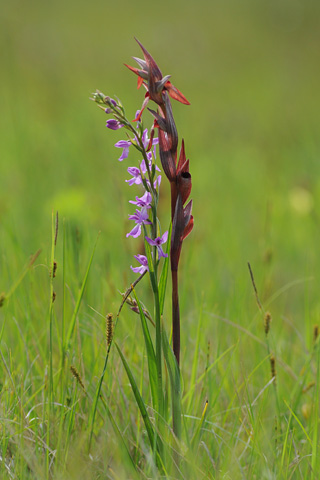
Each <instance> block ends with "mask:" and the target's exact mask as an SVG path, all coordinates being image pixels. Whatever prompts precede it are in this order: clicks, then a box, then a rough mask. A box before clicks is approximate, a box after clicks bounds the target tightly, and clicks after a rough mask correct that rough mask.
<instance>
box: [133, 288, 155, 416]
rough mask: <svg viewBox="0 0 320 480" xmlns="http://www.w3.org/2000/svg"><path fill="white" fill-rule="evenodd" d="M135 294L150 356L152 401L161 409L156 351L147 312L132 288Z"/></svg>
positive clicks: (148, 355) (148, 356)
mask: <svg viewBox="0 0 320 480" xmlns="http://www.w3.org/2000/svg"><path fill="white" fill-rule="evenodd" d="M132 292H133V295H134V297H135V299H136V302H137V305H138V308H139V313H140V320H141V326H142V331H143V336H144V341H145V345H146V350H147V358H148V369H149V381H150V388H151V395H152V402H153V406H154V408H155V410H157V411H158V410H159V398H158V392H157V362H156V355H155V352H154V347H153V343H152V340H151V336H150V332H149V328H148V324H147V320H146V317H145V314H144V313H143V310H142V307H141V303H140V302H139V299H138V297H137V294H136V292H135V290H134V289H132Z"/></svg>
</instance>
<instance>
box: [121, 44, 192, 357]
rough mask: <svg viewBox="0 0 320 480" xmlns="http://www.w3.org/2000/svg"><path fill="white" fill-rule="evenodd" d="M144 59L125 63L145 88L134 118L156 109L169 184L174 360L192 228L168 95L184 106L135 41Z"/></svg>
mask: <svg viewBox="0 0 320 480" xmlns="http://www.w3.org/2000/svg"><path fill="white" fill-rule="evenodd" d="M138 44H139V46H140V48H141V50H142V52H143V56H144V59H140V58H134V59H135V61H136V62H137V64H138V66H139V68H135V67H131V66H129V65H126V66H127V67H128V68H129V69H130V70H131V71H132V72H134V73H135V74H136V75H137V76H138V88H140V87H141V86H142V85H143V86H144V88H145V89H146V94H145V99H144V102H143V104H142V108H141V111H140V113H139V114H138V116H137V119H136V120H139V119H140V117H141V113H142V111H143V110H144V109H145V107H146V105H147V104H148V102H149V101H150V100H152V101H153V102H155V103H156V104H157V106H158V109H157V111H154V110H151V109H148V110H149V112H150V113H151V114H152V115H153V117H154V123H153V128H152V129H151V131H152V134H151V138H152V135H153V132H154V129H155V128H158V132H159V137H158V138H159V154H160V160H161V164H162V168H163V171H164V173H165V175H166V177H167V178H168V180H169V182H170V186H171V219H172V235H171V246H170V261H171V274H172V338H173V351H174V353H175V356H176V359H177V363H178V364H179V357H180V310H179V296H178V265H179V259H180V253H181V248H182V243H183V240H184V239H185V238H186V237H187V236H188V235H189V233H190V232H191V230H192V228H193V216H192V215H191V210H192V200H190V201H189V202H188V203H187V204H186V202H187V200H188V198H189V195H190V192H191V175H190V172H189V160H187V159H186V154H185V148H184V141H182V145H181V148H180V153H179V160H178V161H177V156H178V155H177V150H178V132H177V128H176V125H175V121H174V118H173V113H172V107H171V103H170V99H169V96H170V97H171V98H173V99H174V100H178V101H179V102H181V103H183V104H185V105H188V104H189V102H188V100H187V99H186V98H185V96H184V95H183V94H182V93H181V92H180V91H179V90H178V89H177V88H176V87H175V86H174V85H172V83H171V82H170V81H169V78H170V75H166V76H164V77H163V76H162V73H161V71H160V69H159V67H158V65H157V64H156V62H155V61H154V59H153V58H152V56H151V55H150V53H149V52H148V51H147V50H146V49H145V48H144V46H143V45H141V43H140V42H138Z"/></svg>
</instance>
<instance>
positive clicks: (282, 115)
mask: <svg viewBox="0 0 320 480" xmlns="http://www.w3.org/2000/svg"><path fill="white" fill-rule="evenodd" d="M240 3H241V4H240ZM169 7H170V8H169ZM124 11H125V12H126V13H125V15H124ZM319 14H320V7H319V4H318V2H315V1H312V0H310V1H308V2H304V3H303V2H298V1H295V2H287V1H285V0H281V1H280V2H275V1H274V2H273V1H272V2H268V3H267V2H255V1H253V0H252V1H249V0H247V1H245V2H236V1H235V0H230V1H228V2H218V1H214V2H207V1H205V0H200V1H199V2H197V4H196V5H195V4H194V2H191V1H189V0H186V1H184V2H182V1H177V2H174V3H173V4H171V2H168V1H164V2H163V3H162V6H161V15H160V14H159V10H158V8H156V7H154V10H153V7H151V8H150V7H149V4H148V3H147V2H145V1H143V2H141V5H139V7H138V6H137V5H134V4H131V3H129V2H124V3H123V5H122V4H120V3H119V4H118V3H117V4H115V3H114V4H113V5H107V4H106V3H105V2H100V1H94V2H92V3H91V4H90V6H89V5H88V4H86V3H84V2H81V1H80V2H77V3H75V2H73V1H71V2H68V3H66V2H62V0H58V1H57V2H54V3H52V4H45V3H42V2H38V1H35V2H32V4H30V3H25V2H21V1H15V0H13V1H12V2H7V3H6V4H4V5H3V6H2V15H1V18H0V32H1V33H0V35H1V44H2V74H1V84H0V95H1V104H2V115H1V118H0V136H1V146H0V149H1V152H0V165H1V175H0V185H1V188H0V221H1V224H0V305H1V308H0V342H1V343H0V369H1V378H0V398H1V402H0V439H1V448H0V477H1V478H13V479H21V480H25V479H35V478H36V479H40V480H41V479H47V478H56V479H61V480H62V479H82V478H83V479H85V478H86V479H87V478H90V479H91V478H92V479H99V478H101V479H102V478H103V479H104V478H110V479H129V478H132V479H133V478H165V477H166V476H167V478H186V479H189V478H190V479H194V478H197V479H207V478H209V479H232V480H234V479H238V478H239V479H251V478H252V479H254V478H256V479H282V478H283V479H309V478H311V479H312V478H313V479H316V478H318V476H319V474H318V471H319V470H320V462H319V366H320V365H319V340H318V338H319V337H318V329H319V326H320V303H319V293H318V292H319V271H320V255H319V225H320V218H319V213H318V212H319V211H320V210H319V208H320V180H319V179H320V176H319V152H320V141H319V108H318V106H319V101H320V98H319V96H320V95H319V89H318V78H319V74H320V64H319V62H318V45H319V41H320V38H319V36H320V34H319V28H318V25H319ZM164 32H166V34H164ZM134 36H136V37H138V38H139V40H141V41H142V43H143V44H145V45H146V47H147V48H148V50H150V52H152V54H153V56H154V58H155V59H156V60H157V61H158V63H159V65H161V68H162V70H163V73H164V74H169V73H170V74H172V75H173V78H174V80H173V83H174V84H175V85H177V86H178V87H179V88H181V90H182V91H183V93H184V94H185V95H186V97H187V98H188V100H189V101H190V103H191V105H190V106H188V107H185V106H183V105H180V104H178V103H175V104H174V105H173V109H174V115H175V120H176V123H177V125H178V130H179V134H180V138H182V137H183V138H185V140H186V148H187V157H188V158H190V160H191V162H192V181H193V188H192V198H193V202H194V203H193V215H194V218H195V226H194V230H193V232H192V234H191V235H190V236H189V237H188V238H187V239H186V241H185V245H184V247H183V251H182V255H181V265H180V269H181V274H180V309H181V326H182V330H181V357H180V366H181V377H182V403H181V405H182V434H181V440H180V441H179V442H176V440H175V438H174V435H173V434H172V431H171V418H170V407H169V406H168V412H169V414H168V426H167V427H166V428H165V429H164V430H165V432H163V431H162V432H160V433H162V434H163V438H164V439H165V446H164V450H165V454H164V456H163V457H162V458H164V459H165V461H166V462H167V463H166V464H163V465H159V463H158V464H157V459H156V458H155V456H154V455H152V454H151V452H152V448H150V444H149V439H148V435H147V431H146V427H145V424H144V422H143V418H142V416H141V413H140V411H139V408H138V406H137V403H136V400H135V397H134V393H133V388H132V384H130V382H129V380H128V376H127V372H126V370H125V367H124V362H123V361H122V359H121V356H120V354H119V352H118V350H117V349H116V348H114V346H112V348H111V349H110V355H109V357H108V364H107V368H106V369H105V370H104V366H105V359H106V354H107V351H108V342H107V338H106V336H107V337H108V336H109V337H110V331H109V333H107V335H106V316H107V314H108V313H111V312H112V313H113V316H114V319H116V314H117V312H118V309H119V306H120V304H121V301H122V297H121V295H120V293H119V292H124V291H125V290H126V289H127V288H128V287H129V286H130V284H131V283H132V282H133V281H134V280H135V279H136V274H134V273H133V272H132V271H131V270H130V265H131V264H132V261H133V260H132V256H133V254H135V253H136V243H135V242H134V241H133V240H131V239H126V233H127V232H128V231H129V230H130V228H131V225H130V222H129V220H128V219H127V218H128V217H127V214H128V200H129V199H131V198H132V191H130V188H129V187H127V186H126V184H125V182H124V180H125V179H126V178H128V174H127V172H126V168H122V167H123V166H122V165H120V164H119V163H118V162H117V158H118V153H119V152H118V151H117V150H116V149H115V148H114V146H113V145H114V143H115V142H116V141H117V140H120V139H121V138H122V136H123V135H122V133H121V131H120V132H115V133H114V135H110V131H107V129H106V128H105V120H106V118H105V117H104V116H103V115H104V114H103V113H100V112H97V111H96V109H95V108H94V107H95V105H94V104H93V103H92V102H90V101H89V97H90V95H91V92H92V90H93V89H95V88H101V90H103V91H104V92H105V93H108V94H109V95H111V96H113V95H118V96H119V98H121V100H122V102H123V104H124V105H125V106H126V110H127V112H128V115H131V116H132V118H133V117H134V114H135V111H136V108H137V106H139V105H141V103H142V99H143V94H142V93H141V91H139V90H135V79H134V78H132V77H133V76H131V74H130V73H129V72H127V71H126V69H125V68H124V67H123V63H131V58H130V56H131V54H132V55H135V54H137V51H136V50H134V48H135V43H134V40H133V37H134ZM146 118H147V117H146ZM145 121H146V122H147V120H145ZM152 121H153V119H152V117H151V116H150V125H148V126H151V124H152ZM139 158H140V157H139V155H138V153H134V152H133V160H132V162H134V161H135V159H136V161H137V162H138V161H139ZM126 166H127V165H126ZM160 196H161V201H160V203H159V215H160V216H161V218H162V221H163V222H164V224H166V225H169V223H170V191H169V187H168V185H166V183H165V182H163V184H162V186H161V194H160ZM56 212H59V222H58V230H57V221H56V218H57V217H56ZM54 262H56V263H54ZM248 262H250V266H251V271H252V274H253V279H254V282H253V281H252V277H251V276H250V271H249V269H248ZM53 273H54V274H53ZM168 287H169V288H170V282H169V285H168ZM2 292H3V293H2ZM136 293H137V296H138V298H139V299H140V300H141V301H142V302H143V303H144V304H145V306H146V308H147V309H148V310H149V311H150V312H153V305H152V290H151V286H150V282H149V281H148V279H147V277H145V278H144V279H143V281H141V282H140V283H139V284H138V285H137V286H136ZM53 299H54V301H53ZM170 310H171V305H170V295H169V296H168V297H167V299H166V303H165V307H164V322H165V327H166V331H167V332H168V333H170V328H171V326H170V315H171V313H170ZM268 312H269V313H268ZM269 314H270V316H269ZM270 319H271V321H270ZM108 328H109V329H110V324H109V326H108ZM150 331H151V334H152V338H153V335H154V330H153V327H152V326H150ZM115 335H116V337H115V338H116V341H117V345H118V346H119V350H120V352H121V354H122V355H123V356H124V358H125V360H126V362H127V364H128V365H129V367H130V369H131V371H132V374H133V375H134V378H135V381H136V383H137V386H138V390H139V391H140V392H141V395H142V398H143V400H144V402H145V404H146V406H147V412H148V415H149V416H150V419H151V423H152V425H153V424H154V422H155V419H156V413H155V412H154V410H153V408H152V399H151V392H150V385H149V379H148V362H147V352H146V349H145V342H144V335H143V331H142V329H141V322H140V319H139V316H138V315H137V314H136V313H134V312H132V311H131V310H130V309H129V308H128V306H127V305H124V307H123V308H122V311H121V315H120V317H119V321H118V322H117V327H116V332H115ZM102 374H103V378H102ZM163 375H164V382H167V384H168V385H169V383H170V379H169V375H168V372H167V371H166V370H165V369H164V373H163ZM99 382H101V390H98V386H99ZM167 384H166V383H165V388H167ZM168 388H169V391H170V387H168ZM97 392H99V396H97ZM95 405H96V408H95Z"/></svg>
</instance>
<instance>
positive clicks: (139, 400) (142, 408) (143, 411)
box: [115, 343, 155, 450]
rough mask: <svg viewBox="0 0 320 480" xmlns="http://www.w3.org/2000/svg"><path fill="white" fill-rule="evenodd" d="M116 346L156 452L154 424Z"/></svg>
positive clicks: (126, 364) (127, 366)
mask: <svg viewBox="0 0 320 480" xmlns="http://www.w3.org/2000/svg"><path fill="white" fill-rule="evenodd" d="M115 346H116V347H117V350H118V352H119V355H120V358H121V360H122V363H123V366H124V368H125V371H126V372H127V375H128V378H129V382H130V384H131V387H132V391H133V394H134V397H135V399H136V402H137V405H138V408H139V410H140V413H141V415H142V418H143V421H144V425H145V427H146V430H147V434H148V438H149V442H150V446H151V448H152V450H154V446H155V441H154V440H155V438H154V430H153V427H152V424H151V421H150V418H149V415H148V412H147V409H146V406H145V404H144V401H143V399H142V397H141V395H140V392H139V389H138V387H137V384H136V381H135V379H134V376H133V374H132V372H131V370H130V367H129V365H128V363H127V361H126V359H125V358H124V355H123V353H122V352H121V350H120V348H119V346H118V344H117V343H115Z"/></svg>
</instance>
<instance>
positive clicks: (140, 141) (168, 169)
mask: <svg viewBox="0 0 320 480" xmlns="http://www.w3.org/2000/svg"><path fill="white" fill-rule="evenodd" d="M137 42H138V44H139V46H140V48H141V50H142V53H143V57H144V58H143V59H140V58H135V57H133V58H134V60H135V61H136V62H137V64H138V67H137V68H136V67H131V66H129V65H126V66H127V67H128V68H129V69H130V70H131V71H132V72H133V73H135V74H136V75H137V76H138V88H140V87H141V86H143V87H144V88H145V90H146V93H145V97H144V101H143V103H142V107H141V109H140V110H138V111H137V112H136V115H135V118H134V120H132V121H131V120H130V119H128V118H127V116H126V113H125V109H124V107H123V105H122V103H121V102H120V100H119V99H114V98H111V97H109V96H106V95H104V94H103V93H101V92H100V91H96V92H95V93H94V94H93V100H94V101H95V102H96V103H97V104H98V106H99V107H100V108H101V109H102V110H103V111H104V112H105V113H106V114H107V115H108V116H110V117H111V118H108V120H107V121H106V126H107V128H108V129H110V130H119V129H122V130H123V131H125V133H126V139H124V140H120V141H118V142H117V143H116V144H115V147H116V148H119V149H121V154H120V156H119V158H118V160H119V161H120V162H122V161H124V160H127V159H128V157H129V155H130V150H131V149H132V148H135V149H136V150H138V151H139V153H140V154H141V157H142V158H141V160H140V162H139V164H138V165H137V166H129V167H128V168H127V171H128V173H129V175H130V178H129V179H127V180H126V182H127V183H128V185H129V186H140V188H141V187H142V189H143V192H142V195H140V196H138V195H136V196H135V200H130V203H131V204H132V205H134V206H135V208H136V210H135V212H134V213H133V214H130V215H129V219H130V220H131V221H133V222H134V225H133V227H132V229H131V230H130V231H129V232H128V233H127V234H126V236H127V237H133V238H138V237H140V236H141V235H142V236H143V237H144V245H145V252H143V253H137V254H136V255H134V258H135V260H136V261H137V263H138V266H132V265H131V269H132V271H133V272H135V273H138V274H140V276H139V278H138V279H137V280H136V281H135V282H134V284H133V285H132V286H131V287H130V288H129V289H128V290H127V292H126V294H124V301H127V303H129V305H130V306H131V308H132V310H134V311H136V312H139V313H140V317H141V322H142V328H143V333H144V338H145V342H146V347H147V353H148V366H149V377H150V386H151V393H152V399H153V407H154V409H155V411H157V412H158V413H159V418H162V417H163V414H164V394H163V379H162V361H163V360H162V359H163V357H164V359H165V361H166V364H167V368H168V370H169V374H170V380H171V386H172V405H173V412H172V417H173V430H174V433H175V435H176V437H177V438H179V437H180V433H181V407H180V406H179V405H180V404H179V402H180V373H179V372H180V370H179V363H180V310H179V292H178V267H179V259H180V253H181V248H182V244H183V240H184V239H185V238H186V236H187V235H188V234H189V233H190V232H191V230H192V228H193V217H192V215H191V210H192V201H189V202H187V200H188V198H189V195H190V192H191V175H190V172H189V160H187V159H186V154H185V147H184V141H182V144H181V147H180V152H179V157H178V132H177V128H176V125H175V121H174V117H173V112H172V107H171V102H170V97H171V98H172V99H174V100H178V101H179V102H181V103H183V104H185V105H188V104H189V102H188V100H187V99H186V98H185V97H184V95H183V94H182V93H181V92H180V91H179V90H178V89H177V88H176V87H175V86H174V85H173V84H172V83H171V82H170V80H169V78H170V75H167V76H164V77H163V76H162V73H161V71H160V69H159V67H158V65H157V64H156V62H155V61H154V59H153V58H152V56H151V55H150V53H149V52H148V51H147V50H146V49H145V48H144V47H143V45H142V44H141V43H140V42H139V41H137ZM150 101H152V102H154V103H155V104H156V107H157V108H156V109H151V108H148V111H149V112H150V114H151V116H152V118H153V123H152V126H151V128H150V129H148V128H144V126H143V116H144V114H145V110H146V107H147V105H148V103H149V102H150ZM156 132H157V133H158V135H157V136H156ZM157 146H158V151H159V156H160V161H161V166H162V170H163V172H164V174H165V175H166V177H167V179H168V181H169V183H170V188H171V224H170V227H169V228H168V229H167V230H165V231H162V229H161V223H160V221H159V218H158V202H159V190H160V184H161V175H160V173H161V171H160V168H159V167H158V165H157V163H156V161H157V156H156V153H157V152H156V149H157ZM169 259H170V265H171V274H172V348H173V350H172V349H171V346H170V344H169V341H168V337H167V335H166V333H165V331H164V328H163V324H162V316H163V310H164V299H165V289H166V283H167V274H168V265H169ZM161 262H163V264H162V265H161ZM160 267H162V268H161V272H160ZM147 272H148V273H149V277H150V281H151V285H152V290H153V294H154V305H155V309H154V323H153V321H152V323H153V324H154V325H155V329H156V335H155V349H154V345H153V342H152V340H151V336H150V334H149V329H148V325H147V322H146V321H145V319H146V318H149V319H150V314H149V313H148V314H146V310H145V309H144V308H143V305H142V304H141V303H140V302H139V300H138V298H137V296H136V293H135V290H134V286H135V285H136V284H137V283H138V281H140V280H141V279H142V278H143V277H144V276H145V274H146V273H147ZM132 292H133V294H134V297H135V298H134V299H132V297H131V296H130V294H131V293H132ZM123 303H124V302H123ZM123 303H122V305H123ZM122 305H121V308H122ZM121 308H120V310H121ZM120 310H119V312H120ZM118 350H119V348H118ZM119 353H120V355H121V358H122V360H123V361H124V362H125V360H124V358H123V355H122V353H121V352H120V350H119ZM124 365H125V367H126V370H127V368H129V367H128V365H127V364H126V363H124ZM127 373H128V375H129V379H130V382H131V383H132V381H134V379H133V377H132V374H130V373H129V371H128V370H127ZM133 390H134V389H133ZM134 391H135V390H134ZM135 395H136V400H137V403H138V405H139V408H140V410H141V413H142V415H143V417H144V421H145V422H146V419H145V411H144V408H145V407H144V403H143V400H142V399H141V397H139V393H138V392H136V393H135ZM158 426H159V425H158ZM146 429H147V432H148V435H149V439H150V443H151V444H152V445H153V446H154V445H156V450H157V452H158V453H159V451H160V450H161V445H160V443H161V442H160V440H159V439H158V440H156V441H155V440H154V433H155V432H154V431H153V433H152V428H151V426H150V424H148V422H147V423H146ZM152 442H153V443H152ZM159 442H160V443H159Z"/></svg>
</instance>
